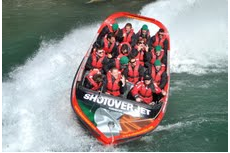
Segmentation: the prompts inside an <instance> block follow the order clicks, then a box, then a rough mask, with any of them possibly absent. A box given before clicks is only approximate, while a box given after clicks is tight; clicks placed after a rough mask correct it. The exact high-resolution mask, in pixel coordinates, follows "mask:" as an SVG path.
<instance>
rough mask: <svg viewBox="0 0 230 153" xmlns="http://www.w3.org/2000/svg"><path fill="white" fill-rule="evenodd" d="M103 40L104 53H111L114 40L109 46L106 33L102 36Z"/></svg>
mask: <svg viewBox="0 0 230 153" xmlns="http://www.w3.org/2000/svg"><path fill="white" fill-rule="evenodd" d="M103 41H104V48H103V50H104V51H105V53H106V54H108V53H111V52H112V50H113V47H114V45H115V42H113V43H112V44H111V45H110V47H109V41H108V40H107V35H106V36H105V37H104V38H103Z"/></svg>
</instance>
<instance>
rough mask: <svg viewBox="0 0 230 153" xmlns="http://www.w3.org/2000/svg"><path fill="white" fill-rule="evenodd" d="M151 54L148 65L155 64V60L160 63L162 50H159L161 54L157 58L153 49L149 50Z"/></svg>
mask: <svg viewBox="0 0 230 153" xmlns="http://www.w3.org/2000/svg"><path fill="white" fill-rule="evenodd" d="M151 54H152V59H151V61H150V63H151V64H154V62H155V61H156V60H157V59H158V60H160V61H161V59H162V58H163V56H164V50H163V49H161V54H160V56H158V57H157V56H156V53H155V50H154V49H152V50H151Z"/></svg>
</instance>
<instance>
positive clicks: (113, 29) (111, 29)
mask: <svg viewBox="0 0 230 153" xmlns="http://www.w3.org/2000/svg"><path fill="white" fill-rule="evenodd" d="M109 33H113V34H114V35H115V37H116V40H117V41H118V42H122V40H123V36H122V34H123V33H122V30H121V29H120V28H119V25H118V24H117V23H113V24H112V25H106V26H105V27H104V28H103V29H102V31H101V32H100V34H99V35H98V37H97V41H96V42H99V44H100V42H101V40H102V39H103V38H104V37H105V35H107V34H109Z"/></svg>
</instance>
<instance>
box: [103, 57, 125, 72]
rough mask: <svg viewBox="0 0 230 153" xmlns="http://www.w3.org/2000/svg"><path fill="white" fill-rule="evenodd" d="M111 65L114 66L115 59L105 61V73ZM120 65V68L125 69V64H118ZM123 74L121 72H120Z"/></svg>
mask: <svg viewBox="0 0 230 153" xmlns="http://www.w3.org/2000/svg"><path fill="white" fill-rule="evenodd" d="M113 67H116V62H115V59H111V60H110V61H109V63H107V64H106V65H105V68H104V69H105V73H107V72H108V71H109V70H110V69H111V68H113ZM120 67H121V69H125V68H126V67H127V66H124V65H121V64H120ZM122 74H123V73H122Z"/></svg>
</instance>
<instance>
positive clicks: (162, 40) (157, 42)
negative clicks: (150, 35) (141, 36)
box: [152, 33, 166, 49]
mask: <svg viewBox="0 0 230 153" xmlns="http://www.w3.org/2000/svg"><path fill="white" fill-rule="evenodd" d="M165 39H166V37H165V36H163V37H162V38H161V40H160V38H159V35H158V33H156V34H155V42H154V43H153V44H152V46H153V47H155V46H157V45H160V46H161V48H163V49H164V44H163V43H164V41H165Z"/></svg>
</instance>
